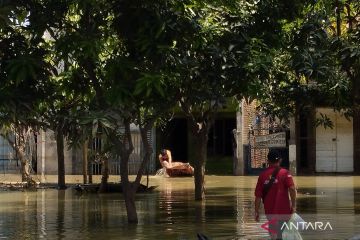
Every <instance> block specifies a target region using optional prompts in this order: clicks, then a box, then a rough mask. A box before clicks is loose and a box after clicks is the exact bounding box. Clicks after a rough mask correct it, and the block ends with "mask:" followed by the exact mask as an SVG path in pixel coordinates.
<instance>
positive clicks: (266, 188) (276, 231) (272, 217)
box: [255, 150, 296, 239]
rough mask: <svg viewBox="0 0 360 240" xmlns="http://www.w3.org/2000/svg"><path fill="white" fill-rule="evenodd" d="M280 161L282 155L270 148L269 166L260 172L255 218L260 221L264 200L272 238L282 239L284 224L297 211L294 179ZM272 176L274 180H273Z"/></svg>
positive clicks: (256, 191) (256, 192)
mask: <svg viewBox="0 0 360 240" xmlns="http://www.w3.org/2000/svg"><path fill="white" fill-rule="evenodd" d="M280 163H281V157H280V154H279V153H278V151H276V150H270V151H269V154H268V164H269V167H268V168H267V169H265V171H264V172H262V173H261V174H260V176H259V178H258V182H257V184H256V189H255V220H256V221H257V222H258V221H259V209H260V203H261V200H262V201H263V203H264V209H265V215H266V217H267V219H268V220H269V222H268V225H269V233H270V236H271V239H282V230H283V229H281V226H282V224H283V223H284V222H285V221H288V220H289V219H290V217H291V214H292V213H294V212H296V189H295V185H294V181H293V178H292V176H291V174H290V173H289V171H288V170H286V169H283V168H281V167H280ZM274 175H275V176H274ZM272 177H273V178H274V179H273V180H271V178H272ZM269 184H270V185H269ZM289 195H290V199H289Z"/></svg>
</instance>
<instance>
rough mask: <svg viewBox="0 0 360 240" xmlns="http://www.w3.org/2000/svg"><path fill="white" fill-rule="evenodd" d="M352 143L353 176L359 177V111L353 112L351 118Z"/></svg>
mask: <svg viewBox="0 0 360 240" xmlns="http://www.w3.org/2000/svg"><path fill="white" fill-rule="evenodd" d="M353 134H354V136H353V141H354V174H356V175H360V111H359V110H358V109H357V110H355V111H354V116H353Z"/></svg>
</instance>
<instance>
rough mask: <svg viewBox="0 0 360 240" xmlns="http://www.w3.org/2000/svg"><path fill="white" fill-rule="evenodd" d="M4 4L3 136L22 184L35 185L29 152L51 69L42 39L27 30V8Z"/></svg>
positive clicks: (1, 54) (0, 68)
mask: <svg viewBox="0 0 360 240" xmlns="http://www.w3.org/2000/svg"><path fill="white" fill-rule="evenodd" d="M1 4H2V5H3V6H2V7H3V8H2V9H4V11H2V14H3V15H2V17H1V19H2V21H1V30H0V38H1V39H0V47H1V49H2V50H1V52H0V57H1V62H0V78H1V81H2V84H1V87H0V96H1V103H0V112H1V120H0V121H1V129H2V130H1V134H2V136H3V137H5V138H6V139H7V140H8V141H9V143H10V145H11V146H12V147H13V148H14V150H15V152H16V154H17V157H18V158H19V160H20V162H21V173H22V180H23V181H26V182H28V183H29V184H34V181H33V180H32V177H31V175H30V170H31V161H32V159H31V158H32V156H31V154H29V149H31V148H33V147H34V146H31V144H32V143H34V134H36V131H37V129H38V128H39V126H41V111H42V108H41V104H40V103H41V101H42V99H44V97H45V94H44V92H45V91H44V83H45V82H46V79H48V77H49V75H50V66H49V65H48V64H47V63H46V61H44V56H45V55H46V51H45V50H44V49H43V48H42V47H41V44H42V43H43V41H42V39H41V37H39V36H36V35H33V34H32V32H31V31H29V30H28V28H27V24H28V22H27V21H26V20H27V19H26V16H27V14H28V11H27V9H26V7H24V6H22V5H21V4H19V2H17V1H14V2H12V1H4V2H2V3H1ZM12 136H14V138H13V137H12Z"/></svg>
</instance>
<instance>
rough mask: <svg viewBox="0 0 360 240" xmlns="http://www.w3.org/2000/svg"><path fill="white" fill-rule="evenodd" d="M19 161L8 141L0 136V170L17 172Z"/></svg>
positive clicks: (2, 171)
mask: <svg viewBox="0 0 360 240" xmlns="http://www.w3.org/2000/svg"><path fill="white" fill-rule="evenodd" d="M19 170H20V162H19V161H18V160H17V159H16V154H15V151H14V150H13V148H12V147H11V146H10V144H9V143H8V141H7V140H6V139H4V138H3V137H0V172H1V173H3V174H5V173H18V172H19Z"/></svg>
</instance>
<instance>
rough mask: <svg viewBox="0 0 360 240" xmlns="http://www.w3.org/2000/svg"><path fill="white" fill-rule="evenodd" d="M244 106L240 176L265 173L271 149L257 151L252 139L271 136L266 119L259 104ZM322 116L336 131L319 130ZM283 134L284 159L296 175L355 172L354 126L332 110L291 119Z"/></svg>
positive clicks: (239, 129)
mask: <svg viewBox="0 0 360 240" xmlns="http://www.w3.org/2000/svg"><path fill="white" fill-rule="evenodd" d="M240 104H241V109H242V111H239V112H238V113H237V136H236V139H237V142H238V145H237V146H238V148H237V164H236V166H238V168H237V169H236V170H235V173H236V175H244V174H249V173H250V174H251V170H253V171H254V170H255V172H256V169H258V170H261V168H262V167H263V166H261V164H264V162H266V153H267V149H257V148H256V147H253V146H254V143H253V142H252V141H254V140H251V138H252V136H253V135H254V134H255V135H256V134H257V135H268V134H270V132H271V131H270V130H271V127H270V125H269V124H270V123H269V122H268V120H266V117H261V115H259V114H258V113H257V110H256V101H254V102H252V103H250V104H248V103H246V102H245V101H242V102H241V103H240ZM321 115H323V116H324V115H326V116H327V117H328V118H329V119H330V120H331V122H332V124H333V127H332V128H330V127H326V126H324V125H318V126H316V119H317V118H320V116H321ZM259 124H260V125H259ZM256 128H258V129H259V128H260V129H261V131H260V130H256ZM266 129H268V130H266ZM283 130H284V131H285V132H286V146H285V147H284V148H283V150H282V151H283V153H284V154H285V155H284V156H283V159H286V161H288V163H287V164H286V167H288V168H289V169H290V170H291V172H293V173H294V174H316V173H353V172H354V161H355V159H354V140H353V122H352V119H351V118H347V117H345V115H344V114H343V113H341V112H335V111H334V110H333V109H331V108H316V109H312V110H311V111H310V112H302V113H300V114H298V116H296V118H291V119H290V121H289V123H288V125H287V126H285V128H283ZM249 166H250V167H249ZM249 169H250V172H249Z"/></svg>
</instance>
